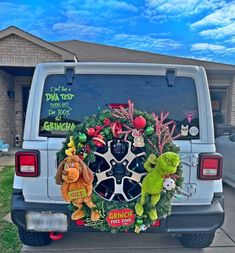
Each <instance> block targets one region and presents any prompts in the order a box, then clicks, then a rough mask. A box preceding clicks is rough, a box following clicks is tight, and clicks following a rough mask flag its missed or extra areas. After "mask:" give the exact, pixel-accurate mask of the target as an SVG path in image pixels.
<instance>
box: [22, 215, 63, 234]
mask: <svg viewBox="0 0 235 253" xmlns="http://www.w3.org/2000/svg"><path fill="white" fill-rule="evenodd" d="M26 227H27V230H32V231H39V232H40V231H41V232H50V231H58V232H66V231H67V230H68V218H67V215H66V214H64V213H53V212H33V211H30V212H27V213H26Z"/></svg>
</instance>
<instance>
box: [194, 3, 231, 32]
mask: <svg viewBox="0 0 235 253" xmlns="http://www.w3.org/2000/svg"><path fill="white" fill-rule="evenodd" d="M234 13H235V2H231V3H228V4H224V5H222V6H221V8H218V9H216V10H214V12H212V13H210V14H209V15H207V16H205V17H203V18H202V19H201V20H199V21H197V22H194V23H193V24H192V25H191V27H192V28H200V27H204V26H216V27H218V26H219V27H221V26H224V25H228V24H230V23H231V22H233V20H234Z"/></svg>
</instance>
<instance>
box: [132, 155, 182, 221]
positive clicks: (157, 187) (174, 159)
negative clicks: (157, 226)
mask: <svg viewBox="0 0 235 253" xmlns="http://www.w3.org/2000/svg"><path fill="white" fill-rule="evenodd" d="M179 163H180V158H179V156H178V155H177V154H175V153H173V152H166V153H164V154H162V155H160V156H159V157H158V158H157V157H156V156H155V155H154V154H151V155H150V156H149V157H148V159H147V161H146V162H145V163H144V168H145V169H146V170H147V171H148V174H147V175H146V176H145V178H144V180H143V183H142V189H141V198H140V202H138V203H137V204H136V205H135V211H136V214H137V215H138V216H141V215H142V214H143V213H144V204H145V201H146V196H147V195H150V196H151V205H152V208H151V209H150V210H149V212H148V215H149V218H150V219H151V220H156V219H157V218H158V214H157V210H156V204H157V203H158V201H159V199H160V197H161V195H160V194H161V191H162V189H163V182H164V176H167V175H170V174H173V173H175V172H176V170H177V167H178V166H179Z"/></svg>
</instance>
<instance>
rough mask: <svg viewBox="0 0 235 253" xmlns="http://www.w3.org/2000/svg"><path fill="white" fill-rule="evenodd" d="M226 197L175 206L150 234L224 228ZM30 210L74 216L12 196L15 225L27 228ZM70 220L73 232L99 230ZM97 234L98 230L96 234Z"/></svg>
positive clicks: (65, 209)
mask: <svg viewBox="0 0 235 253" xmlns="http://www.w3.org/2000/svg"><path fill="white" fill-rule="evenodd" d="M223 202H224V201H223V195H222V194H216V195H215V196H214V199H213V201H212V203H211V205H204V206H173V207H172V213H171V215H170V216H168V217H167V218H166V219H162V220H161V226H160V227H151V228H149V229H148V230H147V231H148V232H166V233H175V234H187V233H188V234H190V233H202V232H212V231H215V230H216V229H217V228H219V227H221V226H222V224H223V222H224V206H223ZM27 211H38V212H43V211H50V212H56V213H58V212H61V213H65V214H67V215H68V216H69V215H71V211H69V209H68V206H67V205H62V204H43V203H31V202H30V203H29V202H25V201H24V198H23V195H22V192H21V191H19V190H15V191H14V192H13V195H12V210H11V217H12V220H13V222H14V223H15V224H16V225H17V226H19V227H21V228H23V229H26V212H27ZM68 220H69V226H68V230H69V231H80V232H89V231H96V230H94V229H92V228H90V227H86V226H76V225H75V222H74V221H72V220H70V219H68ZM96 232H97V231H96Z"/></svg>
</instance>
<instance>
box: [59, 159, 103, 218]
mask: <svg viewBox="0 0 235 253" xmlns="http://www.w3.org/2000/svg"><path fill="white" fill-rule="evenodd" d="M93 179H94V177H93V173H92V171H91V170H90V169H89V168H88V166H87V165H86V164H85V163H84V162H83V161H82V160H81V159H80V158H79V157H78V156H77V155H70V156H68V157H67V158H65V159H64V160H63V161H62V162H61V163H60V165H59V167H58V170H57V173H56V177H55V180H56V183H57V184H61V194H62V197H63V199H64V200H65V201H67V202H72V204H73V205H74V206H76V207H77V208H78V209H77V210H76V211H75V212H74V213H73V214H72V216H71V218H72V219H73V220H78V219H81V218H83V217H84V216H85V212H84V210H83V209H82V207H83V203H85V204H86V205H87V206H88V207H89V208H91V209H92V211H91V219H92V220H93V221H96V220H98V219H99V218H100V215H99V212H98V211H96V210H95V208H96V205H95V204H94V203H93V202H92V200H91V196H92V188H93V186H92V183H93Z"/></svg>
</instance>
